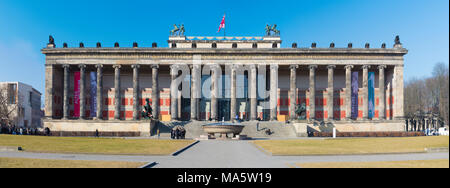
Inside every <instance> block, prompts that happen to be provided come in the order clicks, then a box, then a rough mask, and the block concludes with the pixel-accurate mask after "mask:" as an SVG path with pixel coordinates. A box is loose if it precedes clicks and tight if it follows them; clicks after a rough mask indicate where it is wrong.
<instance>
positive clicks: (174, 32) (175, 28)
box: [170, 24, 180, 36]
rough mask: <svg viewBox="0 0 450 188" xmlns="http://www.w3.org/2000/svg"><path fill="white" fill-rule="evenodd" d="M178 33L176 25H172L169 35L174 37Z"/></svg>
mask: <svg viewBox="0 0 450 188" xmlns="http://www.w3.org/2000/svg"><path fill="white" fill-rule="evenodd" d="M178 31H180V28H178V26H177V24H173V29H172V30H170V35H172V36H173V35H176V33H177V32H178Z"/></svg>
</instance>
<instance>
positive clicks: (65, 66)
mask: <svg viewBox="0 0 450 188" xmlns="http://www.w3.org/2000/svg"><path fill="white" fill-rule="evenodd" d="M62 67H63V68H69V67H70V65H69V64H64V65H62Z"/></svg>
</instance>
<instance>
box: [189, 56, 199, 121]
mask: <svg viewBox="0 0 450 188" xmlns="http://www.w3.org/2000/svg"><path fill="white" fill-rule="evenodd" d="M200 70H201V65H197V64H196V65H192V66H191V120H197V119H198V110H197V109H198V100H199V98H200V94H201V84H199V83H200V82H201V78H199V74H200ZM199 86H200V87H199Z"/></svg>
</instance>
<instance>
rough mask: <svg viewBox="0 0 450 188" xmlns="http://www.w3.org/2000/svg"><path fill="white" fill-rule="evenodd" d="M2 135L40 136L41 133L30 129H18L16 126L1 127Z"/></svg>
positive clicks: (0, 132)
mask: <svg viewBox="0 0 450 188" xmlns="http://www.w3.org/2000/svg"><path fill="white" fill-rule="evenodd" d="M0 134H12V135H40V131H39V130H38V129H36V128H30V127H26V128H23V127H16V126H15V125H1V128H0Z"/></svg>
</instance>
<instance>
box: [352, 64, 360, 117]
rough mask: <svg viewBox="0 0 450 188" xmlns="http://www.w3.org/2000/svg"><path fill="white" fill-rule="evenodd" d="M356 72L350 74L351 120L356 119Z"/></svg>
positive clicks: (357, 88) (357, 87)
mask: <svg viewBox="0 0 450 188" xmlns="http://www.w3.org/2000/svg"><path fill="white" fill-rule="evenodd" d="M358 90H359V86H358V72H352V93H351V95H352V103H351V106H352V112H351V113H352V116H351V117H352V119H357V118H358Z"/></svg>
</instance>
